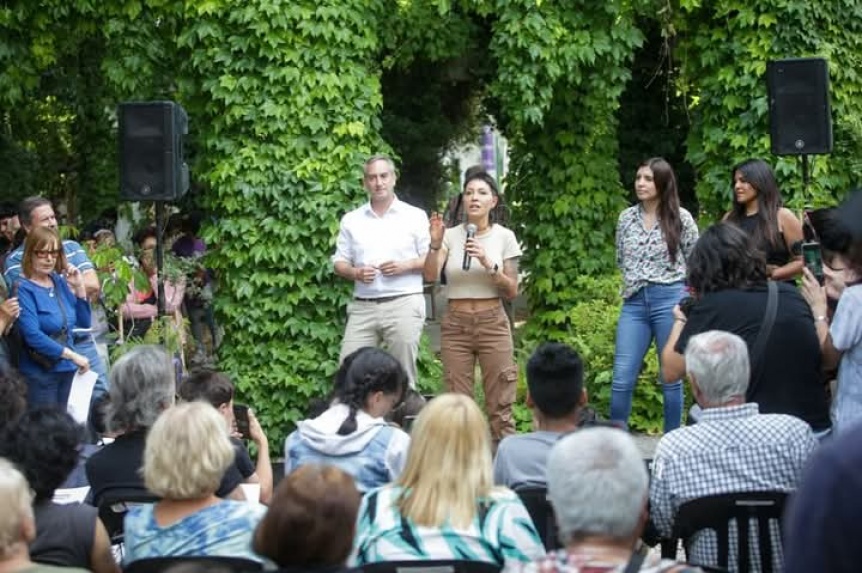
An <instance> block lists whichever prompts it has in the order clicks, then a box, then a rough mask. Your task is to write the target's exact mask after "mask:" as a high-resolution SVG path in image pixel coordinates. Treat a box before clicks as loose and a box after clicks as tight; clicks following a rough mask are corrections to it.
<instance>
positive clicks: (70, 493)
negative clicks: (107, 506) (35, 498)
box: [54, 486, 90, 505]
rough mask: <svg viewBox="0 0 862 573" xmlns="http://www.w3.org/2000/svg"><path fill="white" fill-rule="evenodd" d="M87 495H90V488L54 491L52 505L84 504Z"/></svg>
mask: <svg viewBox="0 0 862 573" xmlns="http://www.w3.org/2000/svg"><path fill="white" fill-rule="evenodd" d="M88 493H90V486H84V487H70V488H65V489H57V490H54V503H58V504H60V505H65V504H67V503H84V500H85V499H86V498H87V494H88Z"/></svg>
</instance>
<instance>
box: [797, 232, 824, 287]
mask: <svg viewBox="0 0 862 573" xmlns="http://www.w3.org/2000/svg"><path fill="white" fill-rule="evenodd" d="M802 260H803V262H804V263H805V268H807V269H808V270H809V271H810V272H811V274H812V275H814V278H816V279H817V282H818V283H820V284H821V285H822V284H823V279H824V277H823V254H822V253H821V251H820V243H815V242H810V243H802Z"/></svg>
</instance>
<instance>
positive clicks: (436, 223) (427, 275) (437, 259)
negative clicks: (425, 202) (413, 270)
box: [422, 212, 449, 283]
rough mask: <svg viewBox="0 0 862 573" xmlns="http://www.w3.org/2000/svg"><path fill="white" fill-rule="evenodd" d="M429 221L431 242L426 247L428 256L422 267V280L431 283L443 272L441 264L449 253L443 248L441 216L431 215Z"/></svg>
mask: <svg viewBox="0 0 862 573" xmlns="http://www.w3.org/2000/svg"><path fill="white" fill-rule="evenodd" d="M429 221H430V228H429V233H430V236H431V242H430V243H429V245H428V254H427V255H426V256H425V261H424V262H423V265H422V278H423V280H424V281H425V282H428V283H433V282H437V279H438V278H440V271H442V270H443V263H445V262H446V257H447V256H448V254H449V251H448V250H447V249H446V247H444V246H443V236H444V234H445V233H446V229H445V227H444V226H443V217H442V215H440V213H437V212H434V213H431V217H430V218H429Z"/></svg>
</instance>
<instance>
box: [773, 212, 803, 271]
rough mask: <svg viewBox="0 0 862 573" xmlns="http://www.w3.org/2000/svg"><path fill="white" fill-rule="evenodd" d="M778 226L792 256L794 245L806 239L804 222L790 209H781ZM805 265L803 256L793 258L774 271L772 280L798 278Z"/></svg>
mask: <svg viewBox="0 0 862 573" xmlns="http://www.w3.org/2000/svg"><path fill="white" fill-rule="evenodd" d="M778 226H779V227H780V228H781V230H782V233H784V243H785V245H786V246H787V251H788V252H789V253H791V256H792V253H793V247H794V245H796V244H797V243H799V242H800V241H802V240H803V239H804V235H803V232H802V222H801V221H800V220H799V219H797V218H796V216H795V215H794V214H793V212H792V211H791V210H790V209H780V210H779V211H778ZM803 264H804V263H803V262H802V255H799V256H793V259H792V260H791V261H790V262H788V263H787V264H785V265H782V266H780V267H776V268H774V269H773V270H772V275H771V276H772V280H776V281H784V280H789V279H792V278H793V277H795V276H798V275H799V274H800V273H801V272H802V267H803Z"/></svg>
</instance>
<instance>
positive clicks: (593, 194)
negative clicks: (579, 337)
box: [491, 0, 643, 339]
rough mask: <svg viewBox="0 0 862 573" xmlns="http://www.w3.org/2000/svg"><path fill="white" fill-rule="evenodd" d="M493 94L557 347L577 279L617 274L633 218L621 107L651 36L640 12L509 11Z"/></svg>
mask: <svg viewBox="0 0 862 573" xmlns="http://www.w3.org/2000/svg"><path fill="white" fill-rule="evenodd" d="M493 31H494V35H493V39H492V43H491V52H492V54H494V56H495V57H496V59H497V62H498V73H497V77H496V80H495V82H494V84H493V85H492V93H493V94H494V96H495V98H496V100H497V102H498V105H499V112H498V118H500V119H501V122H502V127H503V129H504V131H505V133H506V134H507V136H508V137H509V138H510V141H511V142H512V146H513V149H512V158H511V172H510V174H509V176H508V177H507V184H508V186H507V193H508V194H509V200H510V201H511V202H512V204H513V213H514V218H515V221H516V222H517V229H516V234H517V235H518V238H519V239H520V240H521V241H522V242H523V244H524V247H525V253H524V257H523V266H524V267H526V268H527V269H529V271H530V275H529V277H528V278H527V280H526V285H525V286H526V291H527V294H528V298H529V303H530V311H531V320H530V325H529V327H530V329H531V330H532V331H533V335H534V337H535V338H537V339H542V338H544V339H555V338H559V336H560V335H561V334H563V333H564V332H565V331H566V330H567V328H568V326H569V321H570V316H569V313H568V311H569V309H570V307H571V305H572V304H574V303H575V302H576V301H577V300H579V293H578V292H577V289H575V288H572V280H573V277H577V276H579V275H582V274H584V273H587V274H593V273H598V272H603V271H606V270H607V269H608V268H610V267H611V265H612V264H613V233H614V226H615V221H616V217H617V215H618V213H619V211H620V210H621V209H622V208H623V207H624V206H625V203H624V201H623V197H624V194H623V191H622V188H621V186H620V183H619V176H618V169H617V164H616V154H617V141H616V126H617V123H616V122H617V115H616V114H617V107H618V101H619V97H620V95H621V93H622V91H623V89H624V87H625V84H626V82H627V80H628V78H629V77H630V73H629V69H628V65H629V63H630V61H631V59H632V56H633V53H634V50H635V49H636V48H637V47H638V46H639V45H640V44H641V43H642V41H643V35H642V34H641V32H640V31H639V30H638V29H637V28H636V27H635V25H634V13H633V10H632V6H631V4H630V3H628V2H621V1H614V2H565V3H564V2H559V3H558V2H543V3H541V4H538V3H536V2H532V1H529V0H524V1H521V2H508V3H506V4H505V9H502V6H501V10H500V18H499V20H498V21H496V22H495V23H494V25H493Z"/></svg>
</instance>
